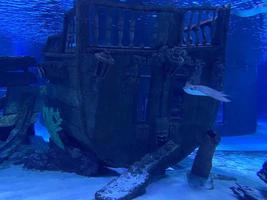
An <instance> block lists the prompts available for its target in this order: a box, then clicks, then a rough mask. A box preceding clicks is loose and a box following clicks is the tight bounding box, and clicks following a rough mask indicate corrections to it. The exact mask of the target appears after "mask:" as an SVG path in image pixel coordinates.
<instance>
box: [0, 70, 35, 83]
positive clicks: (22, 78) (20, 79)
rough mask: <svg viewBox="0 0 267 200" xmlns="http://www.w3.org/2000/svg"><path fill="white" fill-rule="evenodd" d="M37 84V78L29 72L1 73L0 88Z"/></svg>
mask: <svg viewBox="0 0 267 200" xmlns="http://www.w3.org/2000/svg"><path fill="white" fill-rule="evenodd" d="M34 83H37V78H36V77H35V75H34V74H32V73H29V72H1V71H0V87H12V86H22V85H29V84H34Z"/></svg>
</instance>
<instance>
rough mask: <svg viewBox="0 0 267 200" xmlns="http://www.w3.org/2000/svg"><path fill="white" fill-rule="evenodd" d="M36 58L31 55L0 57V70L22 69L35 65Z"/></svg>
mask: <svg viewBox="0 0 267 200" xmlns="http://www.w3.org/2000/svg"><path fill="white" fill-rule="evenodd" d="M36 64H37V63H36V60H35V58H33V57H28V56H25V57H8V56H7V57H0V70H1V71H16V70H24V69H26V68H27V67H30V66H31V67H32V66H36Z"/></svg>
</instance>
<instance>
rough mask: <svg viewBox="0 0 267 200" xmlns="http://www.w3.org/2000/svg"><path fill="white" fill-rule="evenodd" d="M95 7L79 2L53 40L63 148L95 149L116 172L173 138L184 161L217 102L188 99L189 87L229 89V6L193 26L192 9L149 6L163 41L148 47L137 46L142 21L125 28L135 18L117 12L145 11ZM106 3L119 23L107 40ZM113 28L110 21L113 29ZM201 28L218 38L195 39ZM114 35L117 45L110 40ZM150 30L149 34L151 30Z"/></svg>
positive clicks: (51, 63)
mask: <svg viewBox="0 0 267 200" xmlns="http://www.w3.org/2000/svg"><path fill="white" fill-rule="evenodd" d="M91 3H92V4H90V3H88V2H87V1H83V0H80V1H78V2H77V5H76V10H71V11H70V12H69V13H67V14H66V16H65V23H64V32H63V34H62V35H61V36H58V37H51V38H49V39H48V42H47V47H46V52H45V57H46V62H45V64H44V71H45V74H46V77H47V79H48V80H49V86H48V93H47V94H48V95H47V101H46V106H47V107H50V108H54V109H58V110H59V112H60V116H61V119H62V124H61V127H62V128H63V130H62V131H61V132H59V133H58V134H59V135H60V137H61V138H62V141H63V143H64V144H65V145H75V146H78V147H79V148H81V149H84V150H87V151H93V152H95V154H96V155H97V156H98V158H99V159H100V160H101V161H103V162H105V163H106V164H107V165H110V166H115V167H117V166H128V165H130V164H132V163H133V162H134V161H136V160H138V159H140V158H141V157H142V156H144V155H145V154H146V153H148V152H152V151H154V150H155V149H157V148H158V147H160V146H161V145H163V144H165V143H166V142H167V141H169V140H173V141H175V142H176V143H177V144H178V145H179V146H181V149H182V150H181V151H180V154H179V156H180V157H181V158H182V157H186V156H187V155H188V154H190V153H191V152H192V151H193V150H194V149H195V148H196V147H197V146H198V145H199V141H200V140H201V138H202V137H203V135H204V134H206V132H207V131H208V130H210V129H212V126H213V123H214V120H215V118H216V113H217V107H218V102H216V101H215V100H212V99H209V98H208V97H195V96H189V95H186V94H185V93H184V92H183V89H182V88H183V87H184V85H185V83H186V82H187V81H190V80H191V81H192V80H194V81H197V82H198V83H199V84H203V85H207V86H210V87H212V88H214V89H218V90H220V89H222V83H223V71H224V55H225V45H224V44H225V33H226V27H227V23H228V16H229V9H227V8H220V9H217V8H207V9H206V10H207V12H212V13H214V17H213V19H211V20H209V21H205V22H203V23H200V22H199V23H198V24H196V25H194V26H193V25H192V24H191V26H189V25H190V22H189V25H188V26H186V25H185V22H183V20H185V15H186V13H188V10H184V9H181V10H179V9H163V8H162V9H161V8H154V7H153V8H149V7H145V8H144V11H145V12H147V13H149V12H156V13H157V12H158V15H159V16H160V17H157V20H158V22H156V23H155V25H157V29H156V30H157V31H156V33H153V38H154V39H156V41H155V42H153V43H151V44H149V43H148V44H146V45H148V47H145V46H144V45H145V44H138V43H137V41H138V40H139V39H140V38H139V36H138V34H137V33H138V31H140V30H139V29H138V30H137V28H136V27H137V25H138V24H135V22H133V21H132V20H135V19H132V20H130V21H129V24H128V25H129V27H130V28H129V29H126V28H125V29H123V28H122V27H123V26H126V25H125V23H126V21H127V20H129V18H128V15H125V16H124V17H125V21H123V20H120V18H117V17H116V12H113V11H114V10H112V9H119V12H121V10H122V11H123V12H124V11H125V12H131V13H130V14H134V16H137V17H138V16H139V15H140V16H141V14H140V13H139V11H140V10H141V7H130V8H129V9H126V8H125V6H122V4H118V5H117V7H116V5H113V4H112V5H110V4H109V3H107V4H105V1H101V2H99V3H97V2H95V1H94V2H91ZM103 5H105V6H104V8H103V9H104V11H105V9H107V13H111V15H112V16H111V17H113V20H118V22H117V23H118V24H117V25H116V26H115V25H114V26H115V27H117V28H116V29H114V30H113V29H107V30H106V33H105V34H104V35H105V36H106V40H105V41H102V42H101V43H100V40H101V31H103V29H105V26H104V25H103V24H101V20H102V18H101V17H100V16H99V17H98V16H97V14H96V13H97V9H98V6H100V7H101V6H103ZM123 5H124V4H123ZM126 7H127V6H126ZM109 9H110V10H109ZM124 9H126V10H124ZM88 10H90V12H89V14H88ZM192 10H193V11H192V12H193V13H194V12H196V13H202V11H199V10H198V9H196V8H192ZM204 10H205V9H204ZM109 11H110V12H109ZM189 11H190V9H189ZM168 12H169V13H168ZM162 13H163V14H162ZM164 13H167V14H164ZM74 15H75V16H76V18H73V16H74ZM91 15H95V16H91ZM142 16H143V15H142ZM149 16H150V15H147V16H146V17H149ZM166 16H169V18H170V20H169V21H168V20H167V21H166V19H167V18H166ZM196 16H199V15H196ZM88 17H89V20H87V19H88ZM93 19H94V20H93ZM90 20H92V21H90ZM136 20H137V18H136ZM154 21H155V20H154ZM200 21H201V19H200ZM167 22H168V23H170V24H166V23H167ZM112 23H113V22H112ZM112 23H111V22H110V21H108V22H107V25H106V27H108V25H112ZM136 23H137V22H136ZM153 23H154V22H153ZM187 23H188V22H187ZM169 25H170V26H169ZM185 26H186V27H185ZM201 26H203V27H204V26H205V27H206V26H207V27H209V28H210V29H209V30H210V31H211V32H212V33H213V34H214V35H211V36H210V38H209V39H208V38H204V37H206V36H205V33H204V32H202V36H201V37H202V39H200V36H199V38H198V37H197V36H194V37H195V39H194V41H191V40H190V37H191V36H190V35H191V34H193V32H194V31H195V32H194V33H195V34H198V32H196V31H200V32H201V30H202V29H203V30H204V28H203V27H202V28H201ZM171 27H176V29H173V28H171ZM188 27H194V28H192V29H190V28H188ZM158 28H159V29H158ZM160 28H161V29H160ZM213 29H214V30H213ZM88 30H92V32H90V31H89V32H88ZM123 30H125V31H126V30H128V31H129V33H127V34H128V36H129V38H130V39H129V40H128V44H124V45H123V42H124V41H123V38H124V36H123V34H124V32H123ZM163 30H166V33H164V31H163ZM203 30H202V31H203ZM114 31H115V32H116V34H117V37H118V43H117V44H112V42H114V41H112V40H111V41H109V39H111V38H112V34H113V32H114ZM141 31H142V30H141ZM143 32H144V33H143V34H144V35H146V34H148V33H145V29H144V30H143ZM191 32H192V33H191ZM185 35H189V36H188V37H185ZM96 37H99V41H97V40H96ZM125 37H126V36H125ZM145 38H146V37H145ZM203 38H204V39H203ZM208 40H209V41H210V42H209V43H208V42H207V41H208ZM59 41H61V42H62V43H61V46H60V47H59V46H57V48H56V49H57V52H54V51H52V50H50V49H52V47H53V45H54V46H55V45H56V44H58V42H59ZM98 42H99V43H98ZM88 44H90V45H88ZM149 45H150V46H149ZM60 121H61V120H60Z"/></svg>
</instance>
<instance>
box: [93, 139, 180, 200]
mask: <svg viewBox="0 0 267 200" xmlns="http://www.w3.org/2000/svg"><path fill="white" fill-rule="evenodd" d="M179 150H180V148H179V146H178V145H177V144H176V143H174V142H172V141H169V142H168V143H166V144H165V145H163V146H162V147H161V148H159V149H158V150H157V151H155V152H153V153H151V154H147V155H145V156H144V157H143V158H142V159H141V160H140V161H138V162H136V163H134V164H133V165H132V166H131V167H130V168H129V170H128V171H127V172H125V173H123V174H122V175H121V176H119V177H118V178H115V179H113V180H112V181H111V182H110V183H108V184H107V185H106V186H105V187H104V188H102V189H101V190H99V191H98V192H97V193H96V194H95V200H130V199H133V198H135V197H137V196H139V195H141V194H143V193H144V192H145V189H146V186H147V185H148V184H149V182H150V181H151V178H152V177H153V174H154V173H155V172H157V171H160V170H164V169H165V168H166V167H168V166H169V165H170V164H173V162H174V160H176V159H175V157H176V155H177V152H178V151H179Z"/></svg>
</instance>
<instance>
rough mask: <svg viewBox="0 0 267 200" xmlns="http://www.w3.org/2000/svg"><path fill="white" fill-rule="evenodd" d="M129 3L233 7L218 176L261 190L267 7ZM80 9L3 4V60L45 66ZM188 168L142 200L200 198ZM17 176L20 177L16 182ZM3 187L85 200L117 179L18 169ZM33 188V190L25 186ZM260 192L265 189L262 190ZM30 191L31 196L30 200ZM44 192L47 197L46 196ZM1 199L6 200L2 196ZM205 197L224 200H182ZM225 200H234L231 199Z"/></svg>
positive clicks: (58, 3)
mask: <svg viewBox="0 0 267 200" xmlns="http://www.w3.org/2000/svg"><path fill="white" fill-rule="evenodd" d="M121 1H123V2H128V3H140V2H142V3H144V4H160V5H172V6H177V7H186V6H200V5H217V4H220V5H223V4H228V3H230V4H231V6H232V13H231V18H230V25H229V31H228V38H227V56H226V63H227V64H226V74H225V87H224V91H225V93H226V94H228V95H229V96H230V98H231V100H232V103H230V104H225V105H224V104H222V105H221V108H220V111H219V113H218V117H217V122H216V124H215V128H216V130H217V131H218V132H220V133H221V134H222V135H223V136H231V137H223V138H222V142H221V145H220V146H219V147H218V151H217V153H216V155H215V158H214V166H215V171H216V172H217V173H219V172H220V173H221V171H224V172H227V173H228V174H231V175H236V176H241V178H240V180H242V181H243V183H246V182H248V183H249V184H250V185H253V184H255V186H256V185H259V182H258V181H256V180H257V177H256V176H255V174H256V171H257V170H259V169H260V168H261V166H262V164H263V163H264V161H266V152H267V91H266V88H267V78H266V77H267V51H266V50H267V16H266V14H265V13H262V14H258V13H257V12H258V11H257V9H255V8H257V6H258V5H261V4H264V3H267V1H264V0H242V1H240V0H232V1H231V0H195V1H193V0H128V1H127V0H121ZM72 7H73V0H42V1H41V0H0V55H1V56H2V55H6V56H23V55H31V56H34V57H35V58H37V60H38V62H39V63H42V61H43V57H42V48H43V46H44V44H45V42H46V39H47V37H48V36H50V35H54V34H57V33H59V32H60V31H62V28H63V25H62V24H63V16H64V13H65V12H66V11H68V10H69V9H71V8H72ZM243 11H244V12H243ZM247 11H248V12H247ZM240 13H241V14H240ZM266 13H267V10H266ZM0 96H1V88H0ZM35 128H36V133H37V134H39V135H41V136H43V137H44V138H45V139H46V140H48V133H47V132H46V130H45V128H44V127H43V126H42V125H41V123H37V124H36V126H35ZM225 151H226V152H225ZM244 152H245V153H244ZM189 160H190V158H189ZM188 162H189V161H188V160H185V161H184V162H183V163H182V164H181V166H183V165H184V166H187V163H188ZM248 163H249V164H248ZM181 166H180V164H179V165H178V166H176V168H174V170H173V169H170V170H169V172H168V174H169V175H170V178H169V179H165V180H163V181H162V182H160V183H159V184H153V185H152V186H151V187H150V188H149V189H148V193H147V194H146V195H145V196H143V197H140V198H138V199H151V200H152V199H153V200H155V199H156V200H166V199H168V200H174V199H176V198H174V196H175V195H177V191H174V190H171V189H169V190H168V187H166V185H176V186H179V187H180V190H179V191H178V193H183V192H184V193H190V192H192V191H191V190H190V189H188V188H187V187H186V186H185V184H184V182H183V181H184V179H183V178H181V175H180V174H181V172H185V171H186V169H185V168H183V167H181ZM233 169H236V171H233ZM12 172H15V173H14V174H12ZM11 174H12V175H11ZM249 179H251V180H252V179H253V180H255V183H254V182H249ZM14 180H16V181H15V182H16V183H15V182H14ZM25 180H26V181H25ZM39 180H44V181H42V182H41V181H39ZM52 180H53V181H52ZM3 181H5V183H6V186H0V197H4V198H2V199H3V200H11V199H12V200H21V199H22V200H26V199H27V200H30V199H37V197H38V199H40V200H58V196H59V194H58V193H57V192H58V190H61V191H62V192H61V193H62V194H61V196H60V199H67V200H68V198H70V199H72V200H84V197H85V196H86V197H87V196H88V193H89V192H90V193H93V192H94V191H96V190H97V189H98V188H99V186H100V185H103V184H104V183H106V182H107V181H109V178H107V177H103V178H102V177H101V178H98V179H96V178H92V179H90V180H87V179H86V178H85V177H77V176H74V175H73V174H63V173H62V174H57V173H56V172H55V173H54V172H49V173H44V174H38V173H36V172H32V171H29V172H25V171H23V170H22V169H21V168H19V167H12V168H11V169H4V170H2V171H1V176H0V182H3ZM25 182H27V183H28V185H27V184H25V185H23V184H24V183H25ZM32 183H35V184H36V187H37V189H32V190H30V189H29V188H30V187H31V184H32ZM220 184H221V185H219V184H218V186H217V187H218V188H219V193H222V192H225V193H227V194H228V193H230V192H229V191H228V190H227V191H226V189H225V188H224V186H225V185H226V186H227V187H228V183H227V184H226V183H224V182H222V183H221V182H220ZM8 185H9V186H10V185H12V191H13V193H14V194H15V195H13V194H12V192H10V191H9V192H8V193H5V190H6V189H7V188H8ZM22 185H23V187H22ZM260 186H261V187H262V185H260ZM21 188H24V189H21ZM25 188H26V189H27V190H29V191H30V192H31V193H30V192H29V194H26V193H25V192H24V190H25ZM38 188H43V189H42V190H39V189H38ZM70 188H71V189H70ZM88 188H90V189H88ZM170 188H171V187H170ZM14 191H18V192H14ZM40 191H41V192H43V193H47V196H46V197H42V198H41V197H40V196H38V195H39V194H37V193H39V192H40ZM217 192H218V191H217ZM1 194H3V195H2V196H1ZM31 195H32V198H31ZM49 195H50V196H49ZM198 195H200V196H201V197H202V198H199V199H203V200H204V199H205V200H206V199H217V197H218V196H217V195H218V193H216V194H215V193H214V194H213V193H212V194H209V195H210V196H209V195H206V194H205V195H206V196H205V195H202V194H200V193H192V195H191V198H189V197H182V198H180V199H182V200H187V199H188V200H190V199H198ZM189 196H190V195H189ZM5 197H7V198H5ZM2 199H1V198H0V200H2ZM225 199H226V200H227V198H225Z"/></svg>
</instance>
